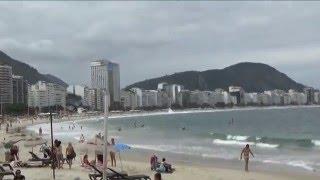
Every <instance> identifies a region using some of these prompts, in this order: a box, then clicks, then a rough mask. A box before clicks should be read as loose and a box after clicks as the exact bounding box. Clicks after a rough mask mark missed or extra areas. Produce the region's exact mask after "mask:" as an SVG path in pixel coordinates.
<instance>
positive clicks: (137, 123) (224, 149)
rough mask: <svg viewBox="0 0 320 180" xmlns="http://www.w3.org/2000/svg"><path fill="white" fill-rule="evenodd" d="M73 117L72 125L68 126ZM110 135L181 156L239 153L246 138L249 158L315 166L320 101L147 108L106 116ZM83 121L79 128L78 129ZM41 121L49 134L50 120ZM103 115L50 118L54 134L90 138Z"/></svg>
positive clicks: (319, 156)
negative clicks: (56, 120)
mask: <svg viewBox="0 0 320 180" xmlns="http://www.w3.org/2000/svg"><path fill="white" fill-rule="evenodd" d="M74 123H75V126H76V128H74V129H73V130H72V129H69V126H71V127H72V125H73V124H74ZM108 125H109V127H108V133H109V137H114V138H115V139H116V141H117V142H121V143H125V144H128V145H130V146H131V147H133V149H137V150H145V151H150V152H169V153H173V154H176V155H177V156H179V155H184V156H186V155H187V156H192V157H201V158H199V159H200V160H201V159H206V160H207V161H208V160H210V159H214V158H220V159H225V160H236V159H239V156H240V151H241V149H242V148H243V147H244V146H245V145H246V144H249V145H250V146H251V149H252V151H253V153H254V154H255V158H253V159H252V160H253V161H257V162H261V163H266V164H278V165H284V166H291V167H297V168H301V169H304V170H307V171H317V170H319V168H320V107H319V106H314V107H272V108H243V109H228V110H211V111H210V110H203V111H198V110H195V111H179V112H160V113H153V114H152V113H146V114H140V115H127V116H116V117H111V118H109V120H108ZM81 126H82V129H81ZM39 127H42V129H43V132H44V133H45V134H47V135H49V130H50V126H49V124H38V125H34V126H29V127H28V129H29V130H32V131H35V132H37V131H38V128H39ZM102 131H103V119H102V118H91V119H86V120H81V121H76V122H63V123H59V124H58V123H55V124H54V136H55V138H58V139H64V140H68V141H73V142H74V141H75V140H78V139H79V137H80V135H81V134H84V136H85V137H88V138H93V136H94V134H97V133H99V132H102Z"/></svg>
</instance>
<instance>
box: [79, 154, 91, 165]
mask: <svg viewBox="0 0 320 180" xmlns="http://www.w3.org/2000/svg"><path fill="white" fill-rule="evenodd" d="M89 165H90V162H89V159H88V154H85V155H84V156H83V159H82V162H81V166H82V167H90V166H89Z"/></svg>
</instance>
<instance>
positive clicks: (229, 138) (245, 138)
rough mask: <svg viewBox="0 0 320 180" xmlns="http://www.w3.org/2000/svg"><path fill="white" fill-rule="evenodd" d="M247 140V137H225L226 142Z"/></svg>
mask: <svg viewBox="0 0 320 180" xmlns="http://www.w3.org/2000/svg"><path fill="white" fill-rule="evenodd" d="M248 138H249V136H233V135H227V139H228V140H236V141H245V140H247V139H248Z"/></svg>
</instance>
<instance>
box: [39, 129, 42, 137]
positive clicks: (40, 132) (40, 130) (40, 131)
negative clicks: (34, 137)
mask: <svg viewBox="0 0 320 180" xmlns="http://www.w3.org/2000/svg"><path fill="white" fill-rule="evenodd" d="M39 136H42V128H41V127H40V128H39Z"/></svg>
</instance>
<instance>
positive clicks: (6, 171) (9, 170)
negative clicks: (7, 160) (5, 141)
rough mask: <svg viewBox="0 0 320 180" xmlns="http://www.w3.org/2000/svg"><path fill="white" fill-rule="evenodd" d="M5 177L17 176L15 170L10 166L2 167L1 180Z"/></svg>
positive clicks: (0, 170) (4, 165) (0, 166)
mask: <svg viewBox="0 0 320 180" xmlns="http://www.w3.org/2000/svg"><path fill="white" fill-rule="evenodd" d="M4 176H13V177H14V176H15V174H14V170H13V168H12V166H11V165H10V164H2V165H0V180H2V179H3V177H4Z"/></svg>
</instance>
